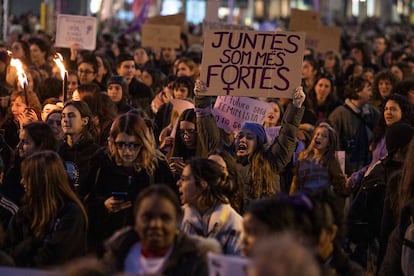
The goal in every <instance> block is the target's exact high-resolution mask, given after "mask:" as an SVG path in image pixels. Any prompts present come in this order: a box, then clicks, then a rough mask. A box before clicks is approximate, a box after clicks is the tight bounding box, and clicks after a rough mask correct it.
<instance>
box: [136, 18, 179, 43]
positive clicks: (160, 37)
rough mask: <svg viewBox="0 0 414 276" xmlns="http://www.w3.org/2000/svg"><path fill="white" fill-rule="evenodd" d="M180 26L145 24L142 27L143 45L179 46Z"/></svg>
mask: <svg viewBox="0 0 414 276" xmlns="http://www.w3.org/2000/svg"><path fill="white" fill-rule="evenodd" d="M180 33H181V30H180V27H179V26H174V25H171V26H167V25H155V24H144V25H142V29H141V43H142V46H143V47H161V48H173V49H176V48H179V47H180Z"/></svg>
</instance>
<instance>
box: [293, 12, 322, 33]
mask: <svg viewBox="0 0 414 276" xmlns="http://www.w3.org/2000/svg"><path fill="white" fill-rule="evenodd" d="M320 26H321V15H320V13H319V12H315V11H304V10H298V9H291V16H290V21H289V30H290V31H295V32H302V31H304V32H307V31H315V30H318V29H319V28H320Z"/></svg>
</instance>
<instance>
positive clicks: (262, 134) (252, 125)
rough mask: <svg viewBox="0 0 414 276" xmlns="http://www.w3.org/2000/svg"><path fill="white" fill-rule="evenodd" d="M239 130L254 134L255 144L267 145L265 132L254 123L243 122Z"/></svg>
mask: <svg viewBox="0 0 414 276" xmlns="http://www.w3.org/2000/svg"><path fill="white" fill-rule="evenodd" d="M240 129H241V130H242V129H247V130H250V131H251V132H254V133H255V134H256V136H257V142H259V143H261V144H265V143H267V137H266V131H265V129H264V128H263V126H262V125H259V124H256V123H250V122H244V123H243V125H242V126H241V128H240Z"/></svg>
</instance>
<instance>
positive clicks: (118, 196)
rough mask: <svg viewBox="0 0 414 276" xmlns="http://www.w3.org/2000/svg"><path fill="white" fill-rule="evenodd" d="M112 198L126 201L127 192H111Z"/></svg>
mask: <svg viewBox="0 0 414 276" xmlns="http://www.w3.org/2000/svg"><path fill="white" fill-rule="evenodd" d="M112 196H113V197H114V199H116V200H124V201H127V200H128V193H127V192H112Z"/></svg>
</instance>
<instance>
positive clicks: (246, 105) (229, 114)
mask: <svg viewBox="0 0 414 276" xmlns="http://www.w3.org/2000/svg"><path fill="white" fill-rule="evenodd" d="M269 109H270V104H269V103H267V102H264V101H259V100H256V99H252V98H248V97H236V96H219V97H217V100H216V102H215V104H214V108H213V114H214V117H215V119H216V123H217V126H218V127H219V128H222V129H224V130H225V131H227V132H229V133H234V132H236V133H237V132H238V131H239V129H240V127H241V125H242V124H243V123H244V122H252V123H257V124H261V125H262V124H263V122H264V119H265V118H266V116H267V113H268V112H269Z"/></svg>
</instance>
